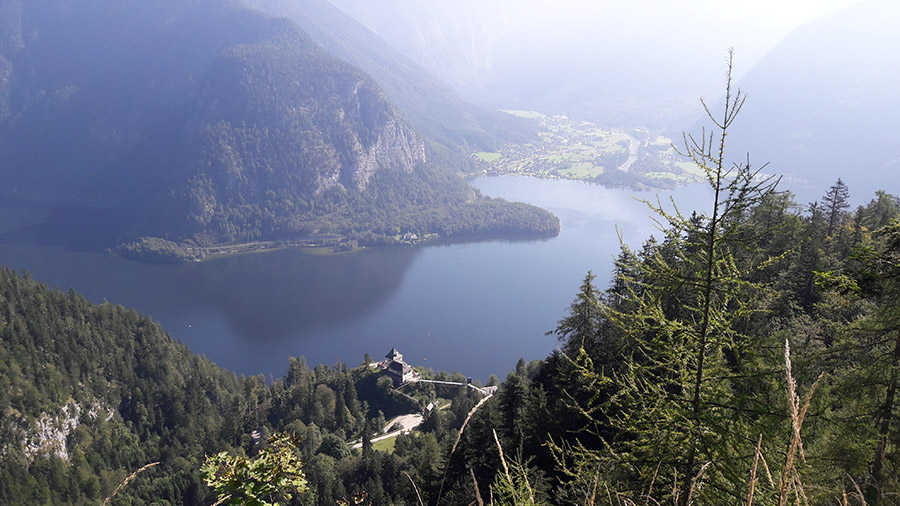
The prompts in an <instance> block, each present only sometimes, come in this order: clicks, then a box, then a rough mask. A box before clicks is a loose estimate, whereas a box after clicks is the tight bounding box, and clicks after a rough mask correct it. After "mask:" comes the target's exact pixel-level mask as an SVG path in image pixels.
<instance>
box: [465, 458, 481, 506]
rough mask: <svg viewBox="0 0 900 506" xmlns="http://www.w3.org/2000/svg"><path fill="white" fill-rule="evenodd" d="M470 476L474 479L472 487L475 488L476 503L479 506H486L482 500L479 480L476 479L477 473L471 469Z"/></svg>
mask: <svg viewBox="0 0 900 506" xmlns="http://www.w3.org/2000/svg"><path fill="white" fill-rule="evenodd" d="M469 475H470V476H471V477H472V485H474V486H475V502H477V503H478V506H484V501H483V500H482V499H481V491H480V490H478V480H476V479H475V471H473V470H472V468H471V467H469Z"/></svg>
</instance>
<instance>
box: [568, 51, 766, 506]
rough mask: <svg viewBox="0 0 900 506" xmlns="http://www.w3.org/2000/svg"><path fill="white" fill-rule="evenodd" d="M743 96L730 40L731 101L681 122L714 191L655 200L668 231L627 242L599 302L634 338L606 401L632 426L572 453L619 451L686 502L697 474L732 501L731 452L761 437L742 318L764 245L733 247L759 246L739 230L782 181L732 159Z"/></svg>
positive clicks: (755, 290) (739, 471) (737, 478)
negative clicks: (616, 438) (695, 203)
mask: <svg viewBox="0 0 900 506" xmlns="http://www.w3.org/2000/svg"><path fill="white" fill-rule="evenodd" d="M744 99H745V96H744V94H743V93H742V92H741V91H740V90H735V89H733V86H732V53H731V52H729V58H728V71H727V73H726V86H725V101H724V111H723V112H722V115H721V116H720V117H718V118H717V117H716V116H715V115H714V114H713V113H712V111H711V110H710V109H709V107H708V106H707V105H706V104H705V103H703V106H704V109H705V110H706V113H707V115H708V117H709V119H710V120H712V122H713V123H714V128H713V130H712V131H711V132H710V133H709V134H708V135H707V132H706V131H705V130H704V132H703V134H702V135H701V136H700V137H698V138H695V137H693V136H691V135H687V134H685V136H684V148H683V149H682V150H681V151H682V154H684V155H685V156H687V157H688V158H690V159H691V160H692V161H693V163H695V164H696V165H697V166H698V167H699V168H700V169H701V170H703V172H704V173H705V174H706V179H707V182H708V184H709V185H710V187H711V189H712V193H713V197H712V200H713V201H712V203H711V205H710V206H709V211H708V213H704V214H696V213H695V214H694V215H691V216H685V215H683V214H682V213H681V212H680V211H679V210H678V208H677V207H676V208H675V210H674V211H672V212H670V211H667V210H666V209H665V208H664V207H663V206H662V204H661V203H659V202H657V203H656V204H649V205H650V207H651V209H652V210H653V211H654V212H655V213H656V214H657V215H658V216H660V220H659V221H660V222H661V223H663V224H664V225H665V227H664V233H665V240H664V241H663V243H662V244H661V245H659V246H658V247H653V248H651V249H650V250H645V251H644V252H643V253H642V254H640V255H638V254H633V253H628V252H627V247H625V246H623V249H625V250H626V254H623V255H622V256H620V261H622V260H621V259H625V261H626V262H628V265H619V266H617V271H618V272H620V273H627V275H628V276H629V277H628V278H626V279H620V280H617V281H616V283H615V284H616V286H617V292H618V293H617V300H618V302H617V303H616V304H615V305H610V304H606V305H604V306H603V316H604V317H605V318H606V319H607V320H608V321H609V322H610V324H611V325H612V326H613V328H614V329H615V330H616V331H617V332H619V333H620V334H621V335H622V336H623V337H624V339H625V341H626V347H627V354H626V356H624V357H623V359H624V361H625V367H626V370H625V372H624V373H622V374H619V375H617V376H616V377H615V378H614V381H615V382H616V383H617V387H618V389H619V392H618V393H617V394H616V395H614V396H612V398H611V400H610V402H609V403H607V405H606V406H605V410H606V412H607V413H616V420H615V423H616V424H617V425H618V426H619V428H620V429H621V431H622V433H623V434H626V435H630V437H626V438H624V439H623V440H622V441H621V442H615V444H613V445H612V448H611V449H610V451H602V450H599V449H593V450H592V449H588V448H580V449H579V452H576V453H578V455H577V456H578V458H576V459H575V460H576V461H578V460H580V461H581V462H584V461H585V460H591V459H593V460H594V461H601V462H602V461H610V460H612V461H614V464H613V465H614V468H615V469H618V471H615V472H613V473H611V475H613V476H617V477H620V478H621V479H624V480H626V481H628V480H631V481H634V480H637V483H630V484H629V485H630V486H632V487H636V488H638V489H641V488H646V487H647V486H649V480H650V479H651V477H654V479H655V480H656V483H657V485H656V487H658V488H656V490H668V491H671V497H669V498H668V499H667V500H672V501H675V502H676V503H677V504H680V505H685V504H688V502H690V501H694V502H697V501H698V499H699V498H698V496H697V494H696V490H695V484H696V480H697V479H698V476H699V475H701V474H704V476H703V479H704V480H706V481H709V482H712V483H713V485H712V486H708V487H706V488H704V491H705V492H704V494H708V495H709V496H710V497H711V498H710V499H709V501H710V502H717V501H718V502H720V501H723V500H726V499H727V501H728V502H733V501H734V499H735V496H733V495H730V494H739V493H741V491H740V487H739V486H738V485H737V484H739V483H742V481H743V474H744V471H745V469H746V467H745V465H744V463H743V462H742V461H740V460H739V459H736V456H739V455H742V454H744V453H746V450H747V448H752V447H753V445H754V444H755V441H751V440H752V439H754V436H752V435H751V434H752V433H755V431H756V430H758V427H754V428H753V429H751V426H754V425H757V424H758V422H759V419H760V417H761V416H762V415H761V413H762V412H764V411H765V410H764V409H763V407H761V406H758V405H756V404H755V402H756V401H755V400H754V395H753V392H752V391H748V389H747V385H741V383H742V382H746V381H747V380H746V378H751V377H755V375H754V374H752V373H751V369H753V368H754V367H756V362H755V360H754V359H753V356H752V352H753V349H754V345H755V344H756V343H754V342H753V338H751V337H750V336H749V335H746V334H744V333H742V328H743V326H744V325H745V324H746V321H747V320H748V318H749V317H750V315H752V314H753V313H754V312H756V311H758V310H760V308H761V306H760V305H759V304H758V294H759V292H760V291H762V290H763V288H764V287H763V286H762V285H761V284H760V283H754V282H752V281H751V276H750V274H751V273H752V272H753V271H754V270H755V269H757V268H758V267H759V265H757V262H759V263H762V262H761V261H760V260H759V255H746V254H742V255H740V256H738V255H736V254H735V253H736V252H737V251H745V250H746V249H748V248H753V245H752V244H749V243H748V242H746V241H744V238H746V230H744V229H743V228H742V218H743V217H744V216H745V214H746V212H747V211H748V209H750V208H751V207H752V206H754V205H756V204H757V203H759V202H760V201H761V200H763V199H764V198H766V196H767V195H769V194H770V193H771V192H773V191H774V187H775V184H776V183H777V181H775V180H773V179H772V178H766V177H762V176H761V174H760V169H752V168H751V166H750V164H749V161H748V162H746V163H742V164H734V165H730V166H729V165H727V164H726V158H725V140H726V137H727V134H728V131H729V129H730V127H731V125H732V123H733V122H734V120H735V118H736V117H737V115H738V113H739V112H740V110H741V107H742V106H743V104H744ZM598 374H602V373H598V371H587V370H585V371H584V375H585V380H586V381H587V380H590V381H594V382H601V383H602V378H592V377H589V376H592V375H593V376H597V375H598ZM758 387H759V385H754V388H758ZM591 409H593V408H591V407H586V409H585V411H586V412H589V411H591ZM762 425H765V424H762ZM755 435H758V432H756V433H755ZM562 453H565V450H564V449H563V451H562ZM655 469H656V471H655ZM629 476H630V478H629ZM641 480H647V481H648V482H647V483H643V482H642V481H641ZM723 495H724V496H723Z"/></svg>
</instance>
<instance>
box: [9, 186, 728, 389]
mask: <svg viewBox="0 0 900 506" xmlns="http://www.w3.org/2000/svg"><path fill="white" fill-rule="evenodd" d="M472 184H473V185H474V186H476V187H477V188H479V189H481V191H482V192H483V193H485V194H486V195H490V196H496V197H503V198H506V199H508V200H518V201H524V202H529V203H532V204H535V205H538V206H541V207H544V208H546V209H549V210H550V211H552V212H553V213H555V214H556V215H557V216H559V218H560V220H561V222H562V231H561V232H560V234H559V236H558V237H555V238H552V239H547V240H539V241H517V242H513V241H504V240H497V241H486V242H470V243H458V244H436V245H427V246H419V247H415V248H411V247H391V248H376V249H367V250H362V251H358V252H354V253H350V254H344V255H333V256H318V255H312V254H309V253H306V252H303V251H302V250H298V249H286V250H279V251H272V252H265V253H256V254H248V255H240V256H233V257H226V258H219V259H213V260H209V261H204V262H201V263H191V264H180V265H152V264H142V263H137V262H133V261H129V260H124V259H122V258H119V257H117V256H114V255H111V254H105V253H95V252H84V251H72V250H66V249H61V248H58V247H51V246H34V245H21V244H0V264H3V265H7V266H10V267H12V268H14V269H16V270H19V271H22V270H27V271H29V272H30V273H31V275H32V276H33V277H34V278H35V279H38V280H40V281H43V282H45V283H47V284H49V285H51V286H57V287H59V288H61V289H64V290H68V289H70V288H72V289H75V290H76V291H78V292H79V293H81V294H83V295H84V296H86V297H88V298H89V299H91V300H93V301H96V302H102V301H104V300H108V301H110V302H114V303H118V304H122V305H123V306H126V307H132V308H135V309H137V310H138V311H140V312H142V313H145V314H148V315H150V316H152V317H153V319H154V320H155V321H157V322H159V323H160V324H161V325H162V326H163V327H164V328H165V329H166V330H167V331H168V332H169V333H170V334H171V335H172V337H174V338H175V339H178V340H180V341H182V342H183V343H185V344H186V345H187V346H188V347H190V349H191V350H193V351H194V352H196V353H201V354H204V355H206V356H207V357H209V358H210V359H212V360H213V361H215V362H216V363H218V364H219V365H221V366H224V367H226V368H228V369H230V370H232V371H235V372H238V373H241V374H247V375H255V374H263V375H265V376H266V377H267V378H275V377H280V376H282V375H283V374H284V373H285V372H286V370H287V364H288V357H290V356H301V355H302V356H305V357H306V359H307V361H308V362H309V363H310V364H318V363H325V364H329V365H331V364H335V363H337V362H339V361H342V362H344V363H347V364H349V365H357V364H359V363H360V362H361V361H362V359H363V356H364V354H365V353H369V354H370V355H371V356H372V357H373V358H375V359H376V360H377V359H379V358H380V357H382V356H383V355H384V354H385V353H387V351H388V350H390V348H391V347H397V349H399V350H400V351H401V352H402V353H403V354H404V356H405V357H406V359H407V361H409V362H410V363H412V364H413V365H424V366H427V367H432V368H434V369H436V370H448V371H459V372H462V373H464V374H466V375H467V376H472V377H474V378H478V379H481V380H482V381H484V380H486V379H487V377H488V376H489V375H490V374H491V373H493V374H496V375H498V376H500V377H501V378H503V377H505V376H506V373H507V372H508V371H510V370H511V369H513V368H514V367H515V363H516V361H517V360H518V359H519V358H520V357H522V358H525V359H526V360H534V359H539V358H543V357H545V356H546V355H547V354H548V353H549V352H550V351H551V350H553V348H554V347H555V346H556V345H557V342H556V339H555V337H553V336H546V335H545V332H547V331H549V330H552V329H554V328H555V327H556V322H557V321H558V320H560V319H561V318H563V317H565V316H566V308H567V307H568V306H569V304H570V303H571V302H572V300H573V299H574V297H575V294H576V292H577V290H578V287H579V285H580V283H581V281H582V279H583V278H584V276H585V274H586V273H587V271H588V270H593V271H594V273H595V274H596V275H597V280H596V281H597V284H598V287H599V288H604V287H605V286H606V284H607V283H608V281H609V273H610V271H611V269H612V260H613V258H614V256H615V255H616V254H618V251H619V236H618V232H617V228H618V231H619V232H620V233H621V235H622V238H623V239H624V240H625V242H626V243H628V244H629V245H631V246H632V247H638V246H640V244H641V243H642V242H643V241H644V240H645V239H647V238H648V237H649V236H650V234H652V233H654V232H655V228H654V224H653V222H652V221H651V220H650V218H649V211H648V209H647V207H646V205H645V204H643V203H641V202H638V201H636V200H635V199H634V198H633V197H632V196H633V195H636V196H637V197H638V198H642V199H652V200H655V199H656V198H657V193H656V192H653V193H637V194H636V193H635V192H633V191H630V190H613V189H608V188H603V187H600V186H596V185H590V184H587V183H581V182H576V181H560V180H543V179H534V178H528V177H515V176H503V177H490V178H478V179H475V180H473V181H472ZM670 194H671V193H670V192H659V197H660V198H661V199H662V200H663V202H664V203H666V204H667V207H669V208H671V204H669V203H668V202H669V201H668V199H669V195H670ZM673 195H674V198H675V200H676V201H677V202H678V203H679V207H680V208H681V210H682V211H683V212H685V213H689V212H690V211H691V210H692V209H694V208H695V207H698V206H699V207H701V208H705V207H708V206H709V205H710V204H709V202H710V198H709V195H710V194H709V191H708V189H707V188H706V187H705V186H703V185H692V186H688V187H682V188H679V189H677V190H675V192H674V194H673ZM26 219H28V220H34V219H36V218H35V217H34V215H33V214H30V213H28V212H27V210H15V211H14V210H9V211H7V212H4V213H2V216H0V232H4V231H8V230H10V228H13V227H15V226H18V225H21V223H22V221H23V220H26ZM657 235H659V234H657Z"/></svg>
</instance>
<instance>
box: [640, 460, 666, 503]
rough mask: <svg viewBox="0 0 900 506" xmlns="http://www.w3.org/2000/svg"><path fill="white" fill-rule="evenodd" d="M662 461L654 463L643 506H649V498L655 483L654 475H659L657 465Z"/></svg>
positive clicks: (651, 495)
mask: <svg viewBox="0 0 900 506" xmlns="http://www.w3.org/2000/svg"><path fill="white" fill-rule="evenodd" d="M661 465H662V462H660V463H659V464H656V470H655V471H653V478H651V479H650V487H649V488H648V490H647V497H646V498H645V499H644V506H649V504H650V498H651V497H653V484H654V483H656V477H657V476H659V466H661Z"/></svg>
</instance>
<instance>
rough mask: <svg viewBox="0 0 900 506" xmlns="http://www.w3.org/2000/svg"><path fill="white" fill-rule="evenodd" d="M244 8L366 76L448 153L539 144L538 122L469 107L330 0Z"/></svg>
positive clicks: (258, 0)
mask: <svg viewBox="0 0 900 506" xmlns="http://www.w3.org/2000/svg"><path fill="white" fill-rule="evenodd" d="M244 3H246V4H247V5H249V6H252V7H254V8H256V9H259V10H260V11H262V12H265V13H267V14H270V15H274V16H284V17H287V18H289V19H291V20H292V21H294V22H296V23H297V24H298V25H299V26H300V27H301V28H302V29H303V30H304V31H305V32H306V33H308V34H309V36H310V37H312V39H313V40H315V41H316V42H317V43H319V44H320V45H322V47H323V48H325V50H326V51H328V52H329V53H330V54H332V55H334V56H336V57H338V58H340V59H342V60H344V61H347V62H349V63H351V64H353V65H354V66H357V67H359V68H360V69H362V70H364V71H365V72H366V73H367V74H369V75H370V76H372V78H374V79H375V80H376V81H377V82H378V84H379V86H381V88H382V89H383V90H384V92H385V94H386V95H387V96H388V98H390V100H391V102H393V103H394V104H395V105H396V106H397V108H398V109H400V110H401V111H402V112H403V113H404V115H405V116H406V117H407V118H409V120H410V122H411V123H412V125H413V126H414V127H415V129H416V131H418V132H421V133H422V134H423V135H425V136H426V137H427V138H428V139H430V140H431V141H432V142H433V143H434V144H437V145H438V146H440V147H442V148H443V149H444V150H449V151H451V152H458V153H459V154H462V155H464V158H465V159H469V155H470V154H471V153H472V152H474V151H496V150H497V149H498V148H499V147H500V146H501V145H502V144H503V143H505V142H520V143H521V142H525V141H526V140H530V139H532V138H535V135H536V128H537V125H536V123H535V122H533V121H529V120H525V119H522V118H516V117H514V116H511V115H508V114H504V113H501V112H498V111H488V110H486V109H482V108H480V107H477V106H474V105H472V104H469V103H467V102H465V101H464V100H463V99H462V98H460V96H459V95H458V94H457V93H456V92H454V91H453V90H452V89H451V88H450V86H448V85H447V84H445V83H443V82H442V81H441V80H440V79H438V78H437V77H435V76H434V75H432V74H431V73H429V72H428V71H427V70H425V69H424V68H422V67H421V66H419V65H418V64H416V63H415V62H413V61H412V60H410V59H408V58H407V57H405V56H403V55H402V54H401V53H400V52H399V51H397V50H396V49H394V48H392V47H391V46H390V45H389V44H387V43H386V42H385V41H384V40H382V39H381V38H379V37H378V36H377V35H375V34H374V33H372V32H371V31H370V30H369V29H368V28H366V27H365V26H363V25H362V24H360V23H359V22H357V21H356V20H354V19H353V18H351V17H350V16H348V15H347V14H345V13H344V12H342V11H341V10H340V9H338V8H336V7H335V6H333V5H332V4H331V3H329V2H328V1H326V0H301V1H287V0H244ZM433 147H434V146H433ZM450 161H452V159H451V160H450ZM457 163H459V162H457Z"/></svg>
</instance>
